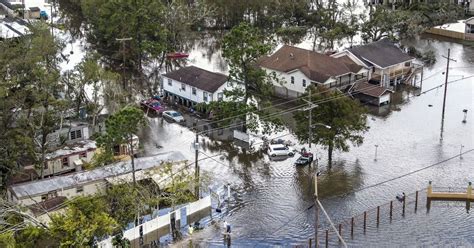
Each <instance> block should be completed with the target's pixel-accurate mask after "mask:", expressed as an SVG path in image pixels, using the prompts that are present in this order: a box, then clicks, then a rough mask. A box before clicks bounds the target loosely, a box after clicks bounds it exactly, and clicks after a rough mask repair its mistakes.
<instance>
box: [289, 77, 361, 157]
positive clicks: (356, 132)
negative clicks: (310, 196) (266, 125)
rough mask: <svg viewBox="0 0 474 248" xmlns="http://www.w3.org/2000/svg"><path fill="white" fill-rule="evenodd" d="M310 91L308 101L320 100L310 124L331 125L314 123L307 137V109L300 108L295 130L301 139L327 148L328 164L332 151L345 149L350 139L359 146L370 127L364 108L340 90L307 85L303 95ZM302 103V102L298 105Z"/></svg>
mask: <svg viewBox="0 0 474 248" xmlns="http://www.w3.org/2000/svg"><path fill="white" fill-rule="evenodd" d="M309 90H311V97H310V99H311V101H312V102H313V103H315V104H318V102H321V104H319V106H318V107H316V108H314V109H313V110H312V111H313V113H312V118H313V119H312V123H313V124H316V123H322V124H324V125H328V126H330V127H331V128H322V127H319V128H318V127H317V126H315V127H314V128H313V132H312V134H313V135H312V137H308V135H309V133H308V126H309V118H308V114H307V112H306V111H305V112H303V111H302V112H297V113H296V114H295V116H294V119H295V121H296V125H297V127H296V131H295V133H296V135H297V137H298V139H299V140H300V141H301V142H308V140H309V139H311V141H312V142H313V143H315V144H319V145H321V146H323V147H324V148H327V149H328V163H329V165H331V164H332V153H333V151H334V150H340V151H343V152H347V151H349V148H350V145H349V142H350V143H352V145H355V146H358V145H361V144H362V142H363V141H364V137H363V136H362V134H363V133H364V132H366V131H367V130H368V129H369V127H368V126H367V115H366V110H365V108H364V107H362V106H361V105H360V104H359V103H358V102H357V101H355V100H353V99H351V98H349V97H347V96H345V95H344V94H342V93H340V92H339V91H329V90H328V89H327V88H325V87H323V86H319V87H314V86H310V87H308V89H307V93H306V96H308V91H309ZM306 98H308V97H306ZM329 99H330V100H329ZM325 100H327V101H325ZM304 103H305V102H304V101H301V104H304Z"/></svg>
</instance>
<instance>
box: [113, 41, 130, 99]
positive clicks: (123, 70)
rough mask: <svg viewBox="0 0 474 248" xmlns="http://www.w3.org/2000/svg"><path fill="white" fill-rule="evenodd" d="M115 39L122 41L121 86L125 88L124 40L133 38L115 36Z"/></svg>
mask: <svg viewBox="0 0 474 248" xmlns="http://www.w3.org/2000/svg"><path fill="white" fill-rule="evenodd" d="M115 40H116V41H119V42H121V43H122V80H123V81H122V87H123V89H124V90H125V88H126V84H127V82H126V80H125V41H131V40H133V38H132V37H128V38H116V39H115Z"/></svg>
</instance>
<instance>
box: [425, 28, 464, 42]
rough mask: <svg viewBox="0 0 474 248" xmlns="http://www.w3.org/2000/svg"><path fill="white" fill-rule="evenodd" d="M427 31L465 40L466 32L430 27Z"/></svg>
mask: <svg viewBox="0 0 474 248" xmlns="http://www.w3.org/2000/svg"><path fill="white" fill-rule="evenodd" d="M426 33H430V34H436V35H441V36H445V37H450V38H454V39H461V40H464V37H465V36H464V33H461V32H456V31H451V30H446V29H441V28H430V29H428V30H427V31H426Z"/></svg>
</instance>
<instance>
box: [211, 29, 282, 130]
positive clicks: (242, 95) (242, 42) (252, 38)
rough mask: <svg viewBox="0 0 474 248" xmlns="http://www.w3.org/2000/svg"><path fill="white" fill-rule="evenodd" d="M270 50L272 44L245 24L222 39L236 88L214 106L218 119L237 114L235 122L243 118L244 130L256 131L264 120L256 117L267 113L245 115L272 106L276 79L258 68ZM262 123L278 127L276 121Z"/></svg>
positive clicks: (224, 54) (230, 78) (230, 79)
mask: <svg viewBox="0 0 474 248" xmlns="http://www.w3.org/2000/svg"><path fill="white" fill-rule="evenodd" d="M271 48H272V45H271V43H270V42H269V41H267V40H265V38H264V37H263V35H262V34H261V33H260V32H259V30H258V29H256V28H254V27H252V26H250V25H249V24H248V23H245V22H243V23H241V24H239V25H238V26H236V27H234V28H233V29H232V30H231V31H230V32H229V33H228V34H227V35H226V36H225V37H224V41H223V48H222V50H223V56H224V58H225V59H226V60H227V62H228V63H229V68H230V70H229V81H230V82H231V83H233V84H234V85H235V86H236V87H234V88H233V89H232V90H228V91H226V92H225V94H226V96H227V97H228V98H229V99H230V100H229V101H224V102H218V103H214V105H213V107H214V108H215V109H216V112H217V113H218V114H221V117H224V116H227V117H229V116H235V115H236V114H240V115H241V116H240V117H238V118H237V119H243V123H244V125H243V126H244V127H243V129H244V131H247V128H250V129H251V130H252V131H257V130H258V129H259V127H260V123H261V121H263V120H259V118H258V116H257V115H260V116H262V115H264V114H265V113H266V112H264V111H258V113H257V115H253V114H245V113H248V112H249V111H257V110H258V109H259V108H261V107H268V106H270V105H271V102H270V97H271V96H272V94H273V84H272V80H276V77H275V75H274V74H272V75H270V74H267V73H266V72H265V70H263V69H262V68H260V67H258V65H257V62H258V60H259V59H260V58H262V57H263V56H265V55H267V54H268V53H269V52H270V50H271ZM257 101H258V105H257ZM233 119H236V118H233ZM264 121H265V123H266V124H267V125H269V126H268V127H273V128H276V127H277V125H278V122H277V121H276V119H272V120H270V121H268V120H266V119H265V120H264ZM271 121H273V122H271ZM273 124H275V125H273ZM266 130H267V131H268V130H269V129H266Z"/></svg>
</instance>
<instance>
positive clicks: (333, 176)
mask: <svg viewBox="0 0 474 248" xmlns="http://www.w3.org/2000/svg"><path fill="white" fill-rule="evenodd" d="M351 167H352V168H350V169H349V168H347V167H346V162H343V161H338V162H336V163H335V164H334V165H333V166H332V167H328V168H327V170H326V171H325V172H324V173H323V174H322V175H321V176H320V177H319V178H318V179H319V183H318V192H319V195H320V197H321V198H325V197H329V196H339V195H344V194H346V193H348V192H352V191H353V190H354V189H357V188H360V186H361V185H362V184H363V172H362V167H361V164H360V161H359V160H356V162H355V163H354V164H353V165H352V166H351Z"/></svg>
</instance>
